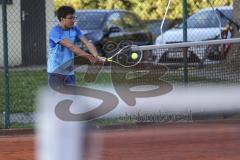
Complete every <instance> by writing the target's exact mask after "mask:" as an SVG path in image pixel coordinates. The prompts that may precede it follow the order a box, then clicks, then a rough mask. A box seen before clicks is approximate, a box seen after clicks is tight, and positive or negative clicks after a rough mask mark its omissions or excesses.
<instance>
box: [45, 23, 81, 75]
mask: <svg viewBox="0 0 240 160" xmlns="http://www.w3.org/2000/svg"><path fill="white" fill-rule="evenodd" d="M82 36H83V34H82V32H81V30H80V28H79V27H77V26H74V27H72V28H70V29H67V30H63V29H62V28H61V27H60V26H54V27H53V28H52V29H51V30H50V33H49V51H48V62H47V72H48V73H58V74H62V75H73V74H74V53H73V52H72V51H70V50H69V49H68V48H66V47H64V46H62V45H60V43H59V42H60V41H61V40H63V39H68V40H69V41H70V42H72V43H76V42H77V41H78V40H79V38H81V37H82Z"/></svg>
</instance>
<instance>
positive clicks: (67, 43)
mask: <svg viewBox="0 0 240 160" xmlns="http://www.w3.org/2000/svg"><path fill="white" fill-rule="evenodd" d="M59 43H60V44H61V45H62V46H64V47H67V48H68V49H69V50H70V51H72V52H73V53H75V54H76V55H77V56H81V57H84V58H86V59H89V60H90V61H91V62H92V63H95V62H97V61H98V59H97V58H95V57H94V56H92V55H90V54H88V53H86V52H85V51H83V50H82V49H80V48H78V47H77V46H76V45H74V44H73V43H71V42H70V41H69V40H67V39H62V40H61V41H60V42H59Z"/></svg>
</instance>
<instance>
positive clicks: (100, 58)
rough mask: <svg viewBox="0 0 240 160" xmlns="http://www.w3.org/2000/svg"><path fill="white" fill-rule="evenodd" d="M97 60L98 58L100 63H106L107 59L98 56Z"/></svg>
mask: <svg viewBox="0 0 240 160" xmlns="http://www.w3.org/2000/svg"><path fill="white" fill-rule="evenodd" d="M97 58H98V61H101V62H106V58H105V57H100V56H97Z"/></svg>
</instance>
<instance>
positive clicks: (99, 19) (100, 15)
mask: <svg viewBox="0 0 240 160" xmlns="http://www.w3.org/2000/svg"><path fill="white" fill-rule="evenodd" d="M76 14H77V25H78V26H79V27H80V28H81V29H86V30H96V29H99V28H101V27H102V26H103V21H104V18H105V16H106V15H107V13H104V12H77V13H76Z"/></svg>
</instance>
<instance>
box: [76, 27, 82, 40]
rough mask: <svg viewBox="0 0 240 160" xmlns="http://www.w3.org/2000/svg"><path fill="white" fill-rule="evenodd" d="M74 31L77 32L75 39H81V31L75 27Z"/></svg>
mask: <svg viewBox="0 0 240 160" xmlns="http://www.w3.org/2000/svg"><path fill="white" fill-rule="evenodd" d="M75 30H76V32H77V37H78V38H82V37H83V33H82V31H81V30H80V28H79V27H78V26H75Z"/></svg>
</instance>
